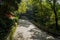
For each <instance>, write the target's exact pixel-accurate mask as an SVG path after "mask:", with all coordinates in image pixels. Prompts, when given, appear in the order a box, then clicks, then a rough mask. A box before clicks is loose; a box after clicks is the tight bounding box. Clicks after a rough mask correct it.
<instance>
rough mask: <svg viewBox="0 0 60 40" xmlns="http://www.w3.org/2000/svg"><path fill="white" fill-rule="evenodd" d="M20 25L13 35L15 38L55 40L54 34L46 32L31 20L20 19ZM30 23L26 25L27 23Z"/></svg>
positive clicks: (16, 39)
mask: <svg viewBox="0 0 60 40" xmlns="http://www.w3.org/2000/svg"><path fill="white" fill-rule="evenodd" d="M19 23H20V25H18V27H17V28H16V31H15V33H14V35H13V40H52V39H53V40H55V38H54V37H53V36H50V35H48V34H47V33H46V32H44V31H41V30H40V29H38V28H37V27H36V26H35V25H34V24H32V23H31V22H30V21H29V20H23V19H20V20H19ZM23 24H25V25H29V26H28V27H26V26H25V25H24V26H23Z"/></svg>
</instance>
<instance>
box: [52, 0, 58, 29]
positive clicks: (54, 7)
mask: <svg viewBox="0 0 60 40" xmlns="http://www.w3.org/2000/svg"><path fill="white" fill-rule="evenodd" d="M53 10H54V14H55V22H56V24H55V25H56V30H58V29H59V28H58V15H57V11H56V0H53Z"/></svg>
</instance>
